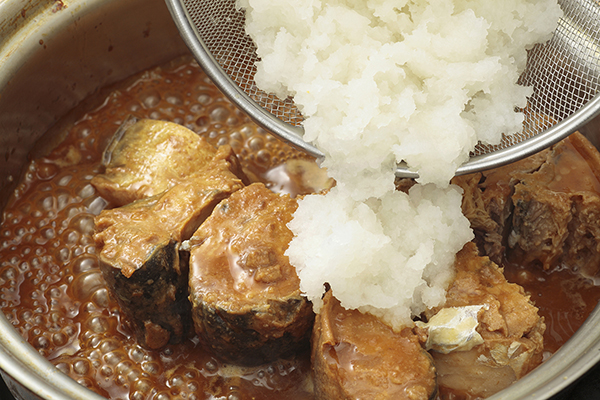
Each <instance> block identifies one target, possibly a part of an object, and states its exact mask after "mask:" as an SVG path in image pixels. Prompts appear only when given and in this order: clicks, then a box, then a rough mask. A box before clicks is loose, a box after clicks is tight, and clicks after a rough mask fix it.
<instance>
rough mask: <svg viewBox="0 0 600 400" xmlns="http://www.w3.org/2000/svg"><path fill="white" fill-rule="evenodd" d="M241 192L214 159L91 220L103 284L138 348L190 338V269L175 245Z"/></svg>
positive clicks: (220, 161) (228, 167)
mask: <svg viewBox="0 0 600 400" xmlns="http://www.w3.org/2000/svg"><path fill="white" fill-rule="evenodd" d="M242 187H243V184H242V183H241V181H240V180H239V179H238V178H237V176H236V175H234V173H233V172H232V171H231V164H230V163H229V162H227V161H226V160H224V159H216V160H213V161H211V162H209V163H208V164H207V165H206V166H205V167H204V168H203V169H201V170H200V171H196V173H194V174H193V175H191V176H190V177H189V178H188V179H187V180H186V181H185V182H184V183H180V184H178V185H175V186H173V187H172V188H171V189H169V190H167V191H165V192H163V193H161V194H158V195H155V196H153V197H149V198H146V199H142V200H138V201H135V202H133V203H130V204H128V205H126V206H123V207H118V208H113V209H110V210H105V211H103V212H102V213H100V215H98V217H96V219H95V224H96V233H95V235H94V239H95V241H96V244H97V246H98V248H99V249H100V253H99V256H98V257H99V260H100V267H101V269H102V272H103V275H104V278H105V280H106V281H107V283H108V286H109V288H110V289H111V293H112V295H113V296H114V297H115V298H116V299H117V301H118V303H119V305H120V306H121V309H122V310H123V313H124V314H125V316H126V318H127V320H128V321H129V322H130V324H131V325H132V326H133V328H134V331H135V333H136V336H137V338H138V342H139V343H140V344H142V345H143V346H146V347H149V348H153V349H156V348H160V347H162V346H164V345H166V344H167V343H174V342H178V341H180V340H181V339H182V338H184V337H185V336H186V335H187V333H188V331H189V329H190V325H191V323H190V322H189V321H191V317H190V314H189V313H190V305H189V301H188V299H187V297H188V290H187V281H188V264H187V258H186V257H185V254H184V255H183V257H182V254H180V251H179V247H180V244H181V242H182V241H184V240H186V239H189V237H190V236H191V235H192V233H193V232H194V231H195V230H196V229H197V228H198V226H200V224H201V223H202V222H203V221H204V220H205V219H206V218H207V217H208V216H209V215H210V213H211V212H212V210H213V208H214V207H215V206H216V205H217V204H218V203H219V202H220V201H221V200H223V199H225V198H226V197H228V196H229V195H230V194H231V193H233V192H235V191H236V190H239V189H241V188H242Z"/></svg>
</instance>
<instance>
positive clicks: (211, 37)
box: [180, 0, 600, 155]
mask: <svg viewBox="0 0 600 400" xmlns="http://www.w3.org/2000/svg"><path fill="white" fill-rule="evenodd" d="M180 1H181V4H182V5H183V7H184V9H185V10H186V12H187V13H188V17H189V19H190V21H191V22H192V24H193V25H194V26H195V28H196V29H197V34H198V37H199V38H200V39H201V40H202V41H203V42H204V44H205V45H206V46H207V48H208V50H209V51H210V53H211V54H212V55H213V57H214V58H215V59H216V61H217V62H218V63H219V65H220V66H221V68H223V70H224V71H225V73H226V74H228V75H229V76H230V77H231V78H232V79H233V80H234V81H235V82H236V83H237V84H238V85H239V86H240V87H241V88H242V89H243V90H244V91H245V92H246V93H247V94H248V95H249V96H250V97H251V98H252V99H253V100H254V101H255V102H256V103H258V104H259V105H260V106H261V107H263V108H264V109H266V110H267V111H268V112H270V113H271V114H273V115H274V116H276V117H277V118H279V119H281V120H282V121H284V122H286V123H288V124H291V125H299V124H300V123H301V122H302V120H303V117H302V114H301V113H300V111H299V110H298V109H297V107H296V106H295V104H294V102H293V101H292V100H291V99H287V100H285V101H281V100H280V99H279V98H277V97H276V96H274V95H272V94H268V93H265V92H263V91H262V90H260V89H258V88H257V87H256V85H255V83H254V78H253V77H254V74H255V72H256V68H255V62H256V61H258V58H257V56H256V52H255V51H256V47H255V45H254V43H253V42H252V40H251V39H250V37H249V36H247V35H246V33H245V30H244V21H245V15H244V12H243V11H240V10H237V9H236V7H235V0H180ZM559 3H560V5H561V7H562V9H563V11H564V16H563V18H562V19H561V20H560V21H559V24H558V27H557V29H556V31H555V33H554V36H553V38H552V39H551V40H550V41H549V42H548V43H545V44H541V45H537V46H535V47H534V48H533V49H532V50H530V52H529V56H528V60H527V68H526V70H525V72H524V73H523V74H522V75H521V78H520V81H519V83H521V84H523V85H531V86H533V87H534V94H533V96H532V97H531V98H530V99H529V105H528V107H527V109H526V110H525V113H526V115H528V118H526V120H527V123H526V124H525V125H524V129H523V132H522V133H520V134H514V135H507V136H504V138H503V140H502V142H501V143H500V144H499V145H497V146H489V145H484V144H481V143H480V144H479V145H477V147H476V148H475V149H474V151H473V153H472V155H480V154H486V153H489V152H492V151H495V150H499V149H503V148H506V147H509V146H511V145H513V144H516V143H519V142H521V141H522V140H524V139H526V138H529V137H531V136H534V135H537V134H538V133H541V132H543V131H544V130H546V129H548V128H549V127H551V126H552V125H554V124H556V123H558V122H559V121H561V120H563V119H565V118H567V117H568V116H570V115H572V114H573V113H575V112H576V111H577V110H578V109H580V108H581V107H582V106H583V105H585V104H586V103H587V102H588V101H590V100H591V99H592V98H593V97H594V95H595V94H596V93H598V91H599V88H600V1H599V0H561V1H559Z"/></svg>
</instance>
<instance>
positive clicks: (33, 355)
mask: <svg viewBox="0 0 600 400" xmlns="http://www.w3.org/2000/svg"><path fill="white" fill-rule="evenodd" d="M0 331H1V332H2V340H1V341H0V367H1V368H2V370H3V371H4V372H6V373H7V374H8V375H9V376H10V377H11V378H13V379H14V380H16V381H18V382H19V383H20V384H21V385H23V386H24V387H26V388H27V389H29V390H30V391H31V392H33V393H35V394H36V395H38V396H40V397H42V398H43V399H47V400H65V399H89V400H106V399H105V398H104V397H102V396H100V395H99V394H97V393H95V392H92V391H91V390H89V389H87V388H86V387H84V386H81V385H80V384H79V383H77V382H75V381H74V380H73V379H71V378H69V377H68V376H67V375H65V374H63V373H62V372H61V371H60V370H59V369H58V368H56V367H55V366H54V365H53V364H51V363H50V362H49V361H48V360H46V359H45V358H44V357H42V356H41V355H40V354H39V353H38V352H37V351H36V350H35V349H34V348H33V347H32V346H31V345H30V344H29V343H28V342H27V341H26V340H25V339H24V338H23V337H22V336H21V335H19V334H18V333H17V331H16V330H15V329H14V328H13V327H12V325H11V324H10V323H9V322H8V320H7V319H6V317H5V316H4V314H2V313H0Z"/></svg>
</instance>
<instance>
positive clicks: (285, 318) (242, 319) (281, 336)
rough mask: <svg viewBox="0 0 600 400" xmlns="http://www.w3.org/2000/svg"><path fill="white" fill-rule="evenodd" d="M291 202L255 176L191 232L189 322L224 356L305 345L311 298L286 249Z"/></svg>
mask: <svg viewBox="0 0 600 400" xmlns="http://www.w3.org/2000/svg"><path fill="white" fill-rule="evenodd" d="M296 207H297V202H296V200H294V199H292V198H290V197H289V196H288V195H278V194H275V193H273V192H271V191H270V190H269V189H267V188H266V187H265V186H264V185H263V184H262V183H255V184H252V185H250V186H247V187H245V188H244V189H242V190H240V191H238V192H236V193H234V194H233V195H231V197H229V198H228V199H227V200H224V201H223V202H221V203H220V204H219V205H218V206H217V207H216V208H215V210H214V211H213V213H212V215H211V216H210V217H209V218H208V219H207V220H206V222H204V223H203V224H202V226H201V227H200V228H199V229H198V231H196V232H195V233H194V235H193V237H192V238H191V239H190V240H189V248H190V284H189V286H190V300H191V303H192V316H193V319H194V326H195V329H196V332H197V334H198V335H199V337H200V338H201V340H202V342H203V344H204V345H205V346H206V347H207V348H209V349H210V350H212V351H213V352H214V354H215V355H217V356H218V357H220V358H221V359H223V360H225V361H227V362H233V363H237V364H241V365H258V364H262V363H266V362H269V361H272V360H275V359H277V358H280V357H284V356H287V355H290V354H293V353H294V352H296V351H298V350H299V349H301V348H303V347H306V348H308V341H309V337H310V329H311V327H312V324H313V320H314V313H313V312H312V305H311V304H310V303H309V302H308V301H307V300H306V298H305V297H303V296H302V295H301V293H300V281H299V279H298V276H297V275H296V270H295V269H294V267H293V266H292V265H290V263H289V260H288V258H287V256H285V255H284V252H285V250H286V249H287V247H288V244H289V241H290V240H291V238H292V232H291V231H290V230H289V229H288V228H287V226H286V224H287V222H289V221H290V220H291V219H292V213H293V212H294V211H295V210H296Z"/></svg>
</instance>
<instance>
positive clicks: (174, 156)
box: [91, 118, 248, 206]
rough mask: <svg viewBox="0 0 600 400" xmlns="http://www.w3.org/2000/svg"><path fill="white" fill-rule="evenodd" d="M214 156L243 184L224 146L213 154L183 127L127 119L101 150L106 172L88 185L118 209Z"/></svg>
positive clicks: (180, 179) (230, 152)
mask: <svg viewBox="0 0 600 400" xmlns="http://www.w3.org/2000/svg"><path fill="white" fill-rule="evenodd" d="M225 149H228V151H225ZM215 157H221V158H224V159H226V160H227V161H228V162H229V163H230V164H231V165H232V168H231V170H232V172H233V173H234V174H236V175H237V176H238V177H240V179H242V180H243V181H244V182H245V183H246V184H247V183H248V182H247V178H246V177H245V174H244V173H243V171H242V168H241V167H240V165H239V161H238V160H237V158H236V157H235V155H234V154H233V150H231V148H230V147H229V146H222V148H221V150H220V151H219V152H217V149H216V148H215V147H214V146H212V145H211V144H209V143H208V142H207V141H206V139H204V138H203V137H200V136H198V135H197V134H196V133H194V132H193V131H191V130H189V129H187V128H186V127H184V126H181V125H178V124H175V123H173V122H167V121H158V120H151V119H142V120H137V119H135V118H130V119H128V120H127V121H125V122H124V123H123V125H121V127H120V128H119V129H118V130H117V132H116V133H115V134H114V135H113V137H112V139H111V141H110V143H109V145H108V146H107V148H106V150H105V151H104V154H103V159H102V164H103V165H104V167H105V169H106V170H105V172H104V173H103V174H99V175H97V176H95V177H94V178H93V179H92V181H91V183H92V185H94V187H95V188H96V189H97V190H98V192H99V193H100V195H101V196H102V197H103V198H105V199H106V200H108V201H109V202H110V203H111V205H113V206H123V205H125V204H128V203H131V202H132V201H135V200H139V199H143V198H145V197H151V196H154V195H156V194H159V193H161V192H164V191H165V190H167V189H169V188H171V187H173V186H175V185H176V184H178V183H181V182H183V181H185V180H186V179H187V177H188V176H190V175H192V174H193V173H195V172H196V171H197V170H199V169H201V168H203V167H204V165H206V163H207V162H209V161H211V160H213V159H215Z"/></svg>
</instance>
